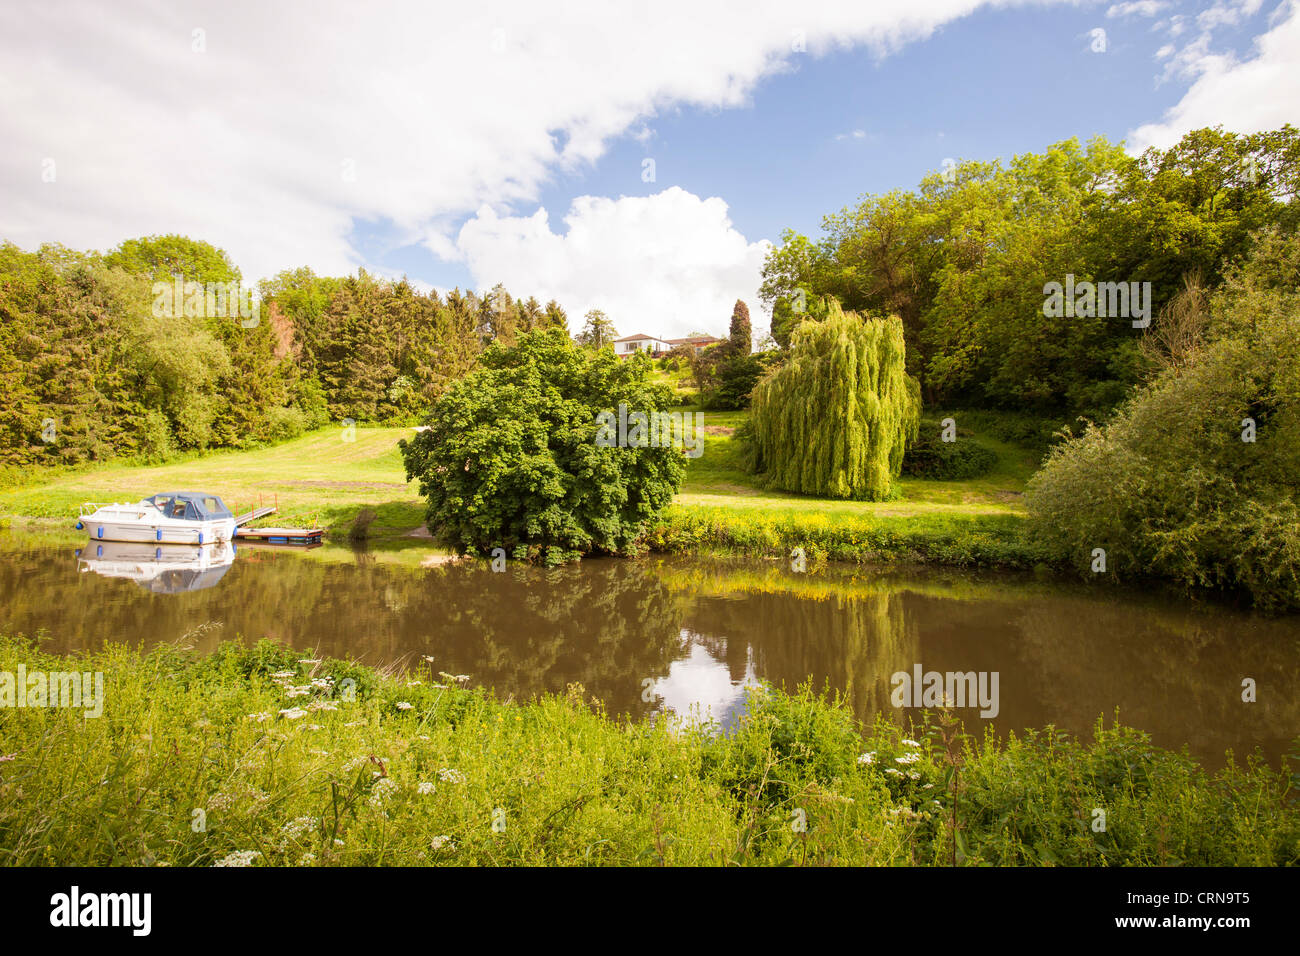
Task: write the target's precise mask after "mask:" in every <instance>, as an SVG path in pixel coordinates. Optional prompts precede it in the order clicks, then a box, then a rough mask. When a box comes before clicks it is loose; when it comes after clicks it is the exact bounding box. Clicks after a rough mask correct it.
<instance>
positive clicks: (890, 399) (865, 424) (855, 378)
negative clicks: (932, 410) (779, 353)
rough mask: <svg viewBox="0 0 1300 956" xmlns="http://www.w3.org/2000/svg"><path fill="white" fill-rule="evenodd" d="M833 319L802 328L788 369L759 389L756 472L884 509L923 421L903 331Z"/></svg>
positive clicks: (848, 316) (895, 322) (841, 316)
mask: <svg viewBox="0 0 1300 956" xmlns="http://www.w3.org/2000/svg"><path fill="white" fill-rule="evenodd" d="M833 313H834V314H832V315H831V316H830V317H829V318H827V319H826V320H825V321H823V322H805V323H803V324H802V325H800V326H799V328H798V329H796V330H795V332H794V336H793V338H792V341H791V344H790V355H789V359H788V361H787V362H786V363H785V364H784V365H782V366H781V367H780V368H778V369H777V370H776V371H774V372H773V373H772V374H771V375H769V376H768V377H766V378H764V379H763V380H762V381H761V382H759V383H758V385H757V386H756V387H755V388H754V392H753V411H752V419H751V421H752V423H753V445H754V453H755V458H754V464H755V467H756V468H757V469H758V470H759V471H761V472H765V473H766V475H767V477H768V480H769V481H770V482H771V484H772V485H774V486H775V487H777V488H783V489H785V490H787V491H793V492H797V493H799V494H808V495H821V496H824V497H828V498H860V499H866V500H870V501H880V500H883V499H884V498H886V497H888V496H889V495H890V494H891V493H892V491H893V482H894V479H895V478H897V477H898V474H899V469H900V468H901V467H902V463H903V453H904V450H905V449H906V447H907V443H908V442H909V441H911V440H912V439H914V438H915V437H916V428H917V420H918V416H919V414H920V400H919V395H918V394H917V385H916V380H915V379H913V378H912V377H910V376H909V375H908V374H907V372H906V371H905V370H904V344H903V326H902V323H901V322H900V321H899V319H898V318H897V317H893V316H891V317H890V318H887V319H876V318H860V317H859V316H857V315H855V314H853V313H851V312H849V313H844V312H840V311H839V309H838V307H835V308H834V309H833Z"/></svg>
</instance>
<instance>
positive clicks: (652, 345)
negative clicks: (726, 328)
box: [614, 333, 724, 358]
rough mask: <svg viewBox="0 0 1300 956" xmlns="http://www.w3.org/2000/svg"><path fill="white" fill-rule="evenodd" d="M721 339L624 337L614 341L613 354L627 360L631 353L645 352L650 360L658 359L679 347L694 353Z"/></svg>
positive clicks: (692, 336)
mask: <svg viewBox="0 0 1300 956" xmlns="http://www.w3.org/2000/svg"><path fill="white" fill-rule="evenodd" d="M722 341H724V340H723V339H720V338H717V337H716V336H712V335H689V336H687V337H686V338H684V339H657V338H655V337H654V336H653V335H644V334H641V333H638V334H637V335H625V336H623V337H622V338H621V339H615V340H614V354H615V355H617V356H618V357H619V358H627V357H628V356H629V355H631V354H632V353H633V352H646V353H648V354H649V355H650V357H651V358H659V356H661V355H666V354H668V353H669V352H671V351H672V350H673V349H674V348H676V347H677V346H679V345H689V346H690V347H691V348H693V349H694V350H695V351H696V352H699V351H700V350H701V349H705V348H708V347H709V346H710V345H716V344H717V343H719V342H722Z"/></svg>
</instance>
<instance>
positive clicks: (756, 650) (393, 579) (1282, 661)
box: [0, 535, 1300, 765]
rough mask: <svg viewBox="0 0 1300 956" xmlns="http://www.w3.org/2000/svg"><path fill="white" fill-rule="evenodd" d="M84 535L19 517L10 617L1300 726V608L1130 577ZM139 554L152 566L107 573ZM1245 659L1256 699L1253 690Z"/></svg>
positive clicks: (1, 551) (600, 686)
mask: <svg viewBox="0 0 1300 956" xmlns="http://www.w3.org/2000/svg"><path fill="white" fill-rule="evenodd" d="M83 547H84V548H85V549H86V550H85V553H84V554H83V556H82V557H83V558H89V559H91V560H89V561H84V560H83V561H79V559H78V557H77V556H76V555H75V554H74V550H73V547H72V546H70V545H66V544H59V543H51V540H50V539H41V538H38V537H33V536H23V537H18V536H14V535H4V536H0V631H4V632H6V633H18V632H21V633H27V634H32V635H35V634H37V633H38V632H40V633H42V635H43V636H42V638H41V640H42V646H43V647H44V648H45V649H47V650H50V651H55V652H62V653H66V652H72V651H78V650H83V649H90V648H94V647H97V646H99V645H100V644H102V643H103V642H105V641H127V642H131V643H140V644H143V645H146V646H147V645H152V644H155V643H158V642H164V641H175V640H177V639H178V638H180V637H181V636H182V635H185V634H187V633H190V632H195V630H196V629H198V628H201V630H199V631H198V632H197V634H192V638H191V639H192V640H195V641H196V642H197V646H198V647H199V649H200V650H204V649H210V648H211V647H213V646H215V644H216V643H217V642H218V641H220V640H228V639H239V640H243V641H255V640H257V639H258V638H261V637H269V638H271V639H273V640H276V641H281V642H284V643H286V644H289V645H292V646H293V647H294V648H297V649H306V648H314V649H315V650H316V651H318V652H321V653H324V654H327V655H330V656H335V657H344V658H353V659H358V660H361V661H364V662H367V663H372V664H387V663H392V662H406V663H409V664H411V665H413V666H421V667H423V666H424V665H423V663H422V662H421V658H422V657H423V656H424V655H431V656H432V657H433V658H434V659H435V664H434V667H433V670H434V671H438V670H441V671H447V672H449V673H454V674H468V675H470V677H471V681H472V683H473V684H476V685H481V686H486V687H491V688H494V689H495V690H496V691H497V692H498V693H499V694H501V695H502V696H503V697H504V696H506V695H513V696H514V697H515V698H516V699H527V698H529V697H531V696H533V695H536V694H540V693H543V692H547V691H563V690H565V688H566V687H567V685H569V684H570V683H581V684H582V685H583V686H584V688H585V689H586V693H587V694H588V695H591V696H595V697H598V698H600V699H601V700H603V701H604V702H605V704H606V705H607V707H608V708H609V710H610V711H611V712H614V713H627V714H630V715H633V716H635V717H643V716H645V715H646V714H649V713H651V712H654V711H656V710H662V709H665V708H667V709H671V710H673V711H675V712H678V713H686V712H688V711H690V710H692V709H693V708H694V709H698V710H701V711H704V712H707V713H708V714H711V716H712V717H713V718H715V719H717V720H718V721H719V722H720V723H722V724H723V725H726V724H728V723H729V722H730V721H732V720H734V719H735V717H736V716H737V714H738V713H740V712H741V710H742V709H743V706H744V687H745V685H747V684H752V683H754V682H756V681H759V680H767V681H770V682H772V683H773V684H776V685H778V686H779V685H785V686H787V687H790V686H793V685H795V684H798V683H799V682H802V681H805V680H809V679H811V680H812V681H813V682H814V683H815V684H816V685H817V686H818V687H821V686H824V685H829V686H830V687H832V688H835V689H838V690H841V691H846V692H847V693H849V694H850V696H851V700H852V703H853V706H854V708H855V710H856V711H857V713H858V715H859V716H860V717H861V718H863V719H867V720H869V719H871V718H872V717H873V716H874V715H875V714H876V713H877V712H880V713H884V714H887V715H889V716H890V717H891V719H894V720H900V721H901V720H906V719H907V718H908V717H912V716H916V715H917V714H918V713H919V712H918V711H916V710H914V709H911V708H902V709H900V708H898V707H895V706H893V704H892V703H891V691H892V689H893V685H892V684H891V675H893V674H895V673H897V672H908V673H911V672H912V671H913V668H914V667H915V665H917V664H919V665H921V667H922V669H923V670H924V671H938V672H947V671H961V672H969V671H975V672H984V673H986V674H991V673H992V672H997V674H998V691H999V693H998V706H999V710H998V714H997V716H996V718H994V719H992V720H985V719H982V718H981V717H980V716H979V713H978V708H966V709H964V710H961V711H960V713H961V715H962V716H963V718H964V719H965V722H966V725H967V728H968V729H969V730H973V731H976V732H980V731H982V729H983V728H984V727H985V726H992V727H993V728H994V729H995V730H996V731H997V732H998V733H1005V732H1007V731H1019V730H1021V729H1023V728H1025V727H1041V726H1043V725H1045V724H1049V723H1051V724H1055V725H1056V726H1058V727H1060V728H1062V729H1065V730H1068V731H1070V732H1073V733H1076V734H1080V735H1085V736H1086V735H1088V734H1089V733H1090V732H1091V730H1092V728H1093V726H1094V724H1095V722H1096V721H1097V719H1098V718H1099V717H1101V716H1102V715H1105V717H1106V719H1107V722H1108V723H1109V722H1110V720H1111V718H1113V716H1114V713H1115V711H1116V709H1117V708H1118V710H1119V714H1120V717H1121V719H1122V721H1123V722H1124V723H1126V724H1129V725H1132V726H1136V727H1139V728H1141V729H1142V730H1145V731H1147V732H1148V733H1150V734H1151V736H1152V738H1153V739H1154V741H1155V742H1156V743H1158V744H1160V745H1162V746H1166V747H1170V748H1174V749H1177V748H1181V747H1182V746H1184V745H1186V746H1187V747H1188V748H1189V749H1190V751H1191V752H1192V754H1193V755H1194V756H1196V757H1198V758H1199V759H1201V760H1202V761H1204V762H1205V763H1207V764H1209V765H1221V764H1222V762H1223V759H1224V756H1223V755H1224V751H1225V750H1227V749H1229V748H1231V749H1232V750H1234V751H1235V752H1236V754H1237V755H1238V756H1239V757H1244V756H1245V755H1246V754H1248V753H1250V752H1253V751H1254V750H1255V748H1256V747H1258V748H1260V749H1261V750H1262V751H1263V753H1264V754H1265V755H1266V756H1267V757H1268V759H1269V760H1270V762H1272V763H1274V764H1276V763H1277V762H1278V761H1279V758H1280V755H1281V754H1283V753H1285V752H1287V751H1288V749H1289V748H1290V741H1291V740H1292V739H1293V738H1294V737H1296V736H1297V735H1298V734H1300V697H1298V695H1297V694H1296V693H1295V686H1296V677H1297V661H1298V660H1300V618H1297V617H1288V618H1273V619H1270V618H1264V617H1258V616H1254V615H1250V614H1246V613H1242V612H1239V611H1233V610H1229V609H1225V608H1216V607H1204V606H1201V607H1192V606H1189V605H1188V604H1187V603H1186V602H1184V601H1181V600H1179V599H1175V598H1170V597H1165V596H1159V595H1153V594H1145V593H1141V592H1134V591H1131V590H1129V591H1119V590H1115V589H1104V588H1097V587H1088V586H1084V585H1066V584H1060V583H1047V582H1040V581H1035V580H1034V579H1032V578H1027V577H1009V576H1006V575H987V574H986V575H966V574H957V573H936V572H919V571H918V572H908V573H897V572H893V573H886V574H877V573H871V572H866V571H863V570H862V569H834V568H832V569H825V570H821V571H812V572H808V573H804V574H796V573H793V572H791V571H789V570H788V569H786V568H785V567H784V566H783V565H780V564H777V563H772V562H767V563H764V562H749V563H738V562H719V561H709V560H703V559H672V560H664V559H658V558H645V559H638V560H614V559H610V560H600V561H584V562H582V563H581V564H580V565H577V566H570V567H565V568H560V569H552V570H547V569H540V568H526V567H509V568H507V569H506V570H505V571H503V572H500V573H497V572H493V571H492V570H491V569H490V568H489V567H488V566H487V565H486V564H463V565H452V566H445V567H428V568H426V567H421V566H420V561H421V559H422V558H424V557H426V556H427V555H428V553H429V552H427V551H420V550H415V551H409V550H408V551H403V552H397V553H392V552H381V553H377V554H367V553H354V552H352V551H350V550H347V549H342V548H329V547H327V548H322V549H317V550H315V551H311V552H301V551H295V550H289V549H285V550H276V549H253V548H250V547H245V546H241V547H240V549H239V551H238V554H237V555H236V557H235V558H234V560H233V562H232V563H230V565H229V566H228V567H227V568H226V569H225V570H224V572H222V570H221V569H220V568H218V569H217V570H215V571H210V572H208V573H207V574H206V575H204V574H196V573H195V572H190V571H186V570H184V568H183V567H182V568H179V569H172V570H170V571H164V572H162V573H161V574H159V573H158V572H159V566H158V565H157V564H156V562H154V561H152V559H149V560H144V561H136V562H134V563H132V561H126V562H124V563H120V564H118V565H117V566H116V567H114V566H112V565H110V564H109V563H106V561H105V560H103V559H98V560H97V559H95V555H94V551H95V550H96V545H95V544H93V543H91V544H89V545H88V546H86V545H83ZM146 550H148V549H146ZM169 556H170V555H169ZM113 557H114V555H113V554H109V555H108V558H109V559H111V558H113ZM146 557H147V558H149V557H150V556H148V555H147V556H146ZM133 568H134V569H135V570H132V569H133ZM124 570H125V571H126V572H127V573H129V574H133V575H134V576H135V577H137V578H140V577H143V578H148V579H150V580H151V581H152V583H149V582H148V581H146V582H145V583H138V582H137V581H135V580H132V579H130V578H115V577H109V576H107V574H108V573H110V572H117V573H122V572H123V571H124ZM187 587H195V588H196V589H194V590H184V589H185V588H187ZM151 588H152V589H151ZM169 591H170V592H175V593H167V592H169ZM1247 677H1249V678H1253V679H1254V680H1255V682H1256V686H1257V697H1258V699H1257V701H1256V702H1254V703H1245V702H1243V701H1242V680H1243V678H1247Z"/></svg>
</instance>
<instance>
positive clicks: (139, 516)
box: [77, 491, 235, 544]
mask: <svg viewBox="0 0 1300 956" xmlns="http://www.w3.org/2000/svg"><path fill="white" fill-rule="evenodd" d="M77 517H78V521H77V528H78V529H81V528H84V529H86V531H87V532H88V533H89V535H90V537H91V538H93V539H95V540H98V541H127V542H134V543H138V544H215V543H218V542H223V541H232V540H234V537H235V516H234V515H232V514H231V513H230V509H229V508H227V507H226V505H225V503H224V502H223V501H222V500H221V499H220V498H219V497H217V496H216V495H213V494H208V493H207V492H203V491H170V492H165V493H163V494H157V495H153V496H152V497H149V498H145V499H143V500H142V501H139V502H137V503H136V504H133V505H132V504H112V505H100V504H94V503H87V504H83V505H82V506H81V512H80V514H79V515H78V516H77Z"/></svg>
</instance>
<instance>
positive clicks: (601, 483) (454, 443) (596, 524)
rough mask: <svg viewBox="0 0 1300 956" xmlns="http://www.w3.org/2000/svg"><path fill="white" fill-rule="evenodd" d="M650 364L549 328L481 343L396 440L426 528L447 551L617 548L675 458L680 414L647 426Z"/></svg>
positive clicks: (651, 415) (527, 555)
mask: <svg viewBox="0 0 1300 956" xmlns="http://www.w3.org/2000/svg"><path fill="white" fill-rule="evenodd" d="M650 369H651V366H650V363H649V362H648V361H647V360H645V359H644V358H641V357H636V358H634V360H631V361H623V360H620V359H617V358H615V357H614V353H613V352H612V351H611V350H609V349H586V348H581V347H579V346H577V345H575V344H574V343H573V342H572V340H570V338H569V337H568V335H566V334H565V333H564V332H562V331H560V330H559V329H551V330H549V331H546V332H529V333H526V334H524V335H521V336H520V337H519V340H518V342H517V343H516V344H514V345H512V346H510V347H508V348H503V347H501V346H499V345H493V346H491V347H490V348H489V349H488V350H487V351H486V352H484V353H483V355H482V357H481V359H480V367H479V368H477V369H475V370H474V371H472V372H471V373H470V374H469V375H467V376H466V377H465V378H463V379H461V380H460V381H458V382H456V383H454V384H453V385H452V386H451V387H450V388H449V389H448V390H447V391H446V393H445V394H443V395H442V396H441V397H440V398H439V399H438V400H437V402H435V403H434V405H433V409H432V410H431V411H430V413H429V417H428V428H427V429H426V430H424V431H422V432H420V433H419V434H417V435H416V436H415V437H414V438H412V439H410V440H409V441H401V442H398V447H400V448H401V450H402V457H403V459H404V461H405V464H406V475H407V478H408V479H411V478H415V479H418V480H419V482H420V493H421V494H422V495H425V496H426V497H427V498H428V502H429V505H428V510H427V513H426V517H427V525H428V528H429V530H430V531H431V532H433V533H434V535H435V536H438V537H440V538H441V539H442V540H443V541H445V542H446V543H448V544H449V545H451V546H452V547H455V548H457V549H458V550H459V551H461V552H473V553H477V554H480V555H485V556H486V555H490V554H491V553H492V552H493V551H495V550H496V549H503V551H504V553H506V554H509V555H510V556H511V557H512V558H514V559H516V560H526V561H538V562H540V563H544V564H558V563H562V562H564V561H572V560H576V559H578V558H580V557H582V556H583V555H586V554H593V553H594V554H602V553H603V554H625V553H628V552H629V551H630V550H631V549H632V547H633V545H634V544H635V542H636V539H637V538H638V536H639V535H640V533H641V531H642V529H643V528H644V527H645V524H646V522H647V521H649V520H651V519H653V518H654V516H655V515H656V514H657V513H658V512H659V510H660V509H662V508H663V507H664V506H665V505H667V504H668V503H669V502H670V501H671V500H672V498H673V495H674V494H676V493H677V490H678V489H679V488H680V487H681V483H682V478H683V476H684V474H685V468H686V466H685V458H684V457H683V452H682V449H681V447H680V446H681V445H682V443H683V440H684V428H683V425H682V421H681V419H680V418H679V419H677V421H676V429H675V434H666V433H661V430H663V431H664V432H672V431H673V429H672V427H671V426H672V419H671V417H670V415H669V414H668V410H669V408H670V407H671V403H672V394H671V392H670V391H669V389H668V388H667V387H665V386H663V385H658V384H655V383H654V382H652V381H651V380H650ZM661 413H662V414H661ZM674 441H675V442H676V443H677V444H676V447H675V446H674V444H673V443H674Z"/></svg>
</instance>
